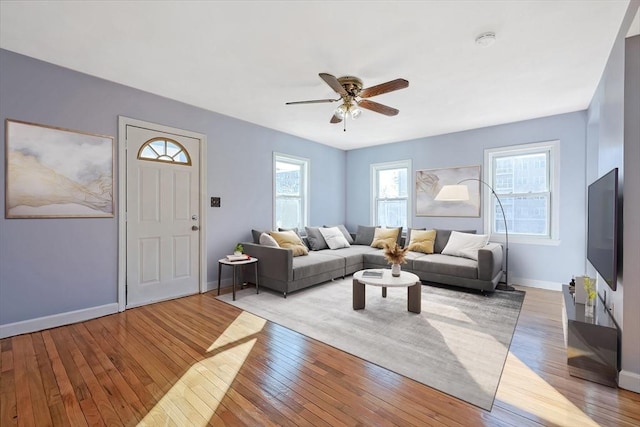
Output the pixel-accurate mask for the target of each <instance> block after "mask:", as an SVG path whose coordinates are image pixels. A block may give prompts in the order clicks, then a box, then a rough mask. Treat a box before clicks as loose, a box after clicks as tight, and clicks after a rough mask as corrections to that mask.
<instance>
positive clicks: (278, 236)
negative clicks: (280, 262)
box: [269, 231, 309, 256]
mask: <svg viewBox="0 0 640 427" xmlns="http://www.w3.org/2000/svg"><path fill="white" fill-rule="evenodd" d="M269 234H270V235H271V237H273V238H274V239H275V241H276V242H277V243H278V246H280V247H281V248H285V249H291V250H292V251H293V256H301V255H308V254H309V249H307V247H306V246H305V245H304V243H302V240H300V237H298V235H297V234H296V233H294V232H293V231H272V232H271V233H269Z"/></svg>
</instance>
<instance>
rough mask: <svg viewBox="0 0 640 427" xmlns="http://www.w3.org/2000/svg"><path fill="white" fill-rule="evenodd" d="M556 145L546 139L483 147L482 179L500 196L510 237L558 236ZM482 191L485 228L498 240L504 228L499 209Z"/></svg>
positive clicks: (539, 239)
mask: <svg viewBox="0 0 640 427" xmlns="http://www.w3.org/2000/svg"><path fill="white" fill-rule="evenodd" d="M558 147H559V141H550V142H543V143H535V144H525V145H518V146H513V147H507V148H504V147H502V148H499V149H489V150H485V181H486V182H487V183H488V184H490V185H491V186H492V187H493V188H494V190H495V192H496V194H497V195H498V197H500V201H501V202H502V207H503V208H504V214H505V217H506V223H507V224H506V225H507V229H508V231H509V238H510V239H512V238H513V239H514V240H517V241H531V240H535V241H537V242H541V241H544V240H548V241H551V240H555V239H557V238H558V227H557V225H558V218H559V212H558V203H556V198H557V194H558V188H559V185H558V180H557V179H556V178H555V177H556V175H555V172H556V170H557V164H558V160H559V159H558V156H559V153H558V150H559V148H558ZM485 194H489V196H487V197H485V198H484V212H485V230H490V232H491V234H496V236H495V238H496V239H497V240H499V239H500V236H501V235H503V234H504V228H505V222H504V219H503V217H502V211H501V210H500V205H499V204H498V201H497V200H496V198H495V197H493V196H491V194H490V193H485ZM493 238H494V236H492V239H493Z"/></svg>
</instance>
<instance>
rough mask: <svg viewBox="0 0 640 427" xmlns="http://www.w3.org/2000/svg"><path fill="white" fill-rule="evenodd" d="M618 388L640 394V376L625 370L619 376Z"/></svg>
mask: <svg viewBox="0 0 640 427" xmlns="http://www.w3.org/2000/svg"><path fill="white" fill-rule="evenodd" d="M618 387H620V388H623V389H625V390H630V391H634V392H636V393H640V374H636V373H635V372H630V371H625V370H624V369H623V370H622V371H620V373H619V374H618Z"/></svg>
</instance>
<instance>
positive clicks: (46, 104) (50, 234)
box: [0, 50, 346, 325]
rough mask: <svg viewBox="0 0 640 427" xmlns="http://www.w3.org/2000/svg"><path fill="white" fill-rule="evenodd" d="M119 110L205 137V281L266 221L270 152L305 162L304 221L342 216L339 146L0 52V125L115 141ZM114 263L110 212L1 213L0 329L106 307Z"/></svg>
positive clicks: (0, 190)
mask: <svg viewBox="0 0 640 427" xmlns="http://www.w3.org/2000/svg"><path fill="white" fill-rule="evenodd" d="M119 115H123V116H127V117H131V118H135V119H140V120H146V121H149V122H153V123H158V124H162V125H166V126H173V127H176V128H180V129H186V130H190V131H195V132H200V133H203V134H205V135H206V136H207V143H208V145H207V174H208V175H207V181H208V195H209V196H220V197H222V207H221V208H207V212H208V215H207V236H206V242H207V259H208V263H209V277H208V281H209V282H215V281H216V280H217V268H215V267H216V266H217V262H216V260H217V259H219V258H221V257H222V256H224V255H225V254H227V253H230V252H231V251H232V249H233V246H234V245H235V243H236V242H238V241H242V240H246V239H249V238H250V230H251V228H270V227H271V223H272V153H273V152H274V151H278V152H282V153H286V154H292V155H296V156H301V157H306V158H309V159H310V160H311V180H310V181H311V200H310V210H311V216H310V222H311V224H314V225H322V224H329V223H331V224H333V223H342V222H344V217H345V211H346V206H345V189H344V184H343V183H344V181H345V170H346V166H345V152H344V151H342V150H337V149H334V148H331V147H328V146H325V145H322V144H318V143H315V142H311V141H308V140H303V139H300V138H297V137H294V136H291V135H287V134H284V133H281V132H276V131H273V130H270V129H266V128H263V127H259V126H256V125H253V124H250V123H246V122H243V121H240V120H236V119H233V118H230V117H227V116H223V115H220V114H216V113H213V112H210V111H206V110H203V109H199V108H195V107H192V106H189V105H186V104H183V103H180V102H176V101H173V100H170V99H167V98H162V97H159V96H156V95H152V94H149V93H145V92H142V91H139V90H135V89H132V88H129V87H126V86H122V85H119V84H114V83H112V82H108V81H105V80H101V79H98V78H95V77H91V76H88V75H85V74H81V73H77V72H74V71H71V70H68V69H65V68H61V67H58V66H55V65H52V64H48V63H45V62H42V61H38V60H35V59H32V58H28V57H25V56H22V55H18V54H16V53H13V52H9V51H6V50H0V120H2V122H3V128H4V120H5V119H7V118H9V119H15V120H23V121H27V122H33V123H39V124H45V125H50V126H56V127H62V128H68V129H74V130H80V131H83V132H89V133H96V134H103V135H112V136H114V137H116V139H117V135H118V116H119ZM1 134H2V136H1V140H2V149H1V150H0V168H1V169H0V175H1V176H2V185H0V205H1V206H2V211H3V212H4V201H5V197H4V190H5V185H4V180H5V171H4V167H5V159H4V156H5V148H4V147H5V133H4V132H2V133H1ZM116 151H117V150H116ZM116 177H117V171H116ZM117 188H118V184H117V182H116V187H115V189H116V190H117ZM117 262H118V219H117V217H116V218H108V219H104V218H103V219H91V218H82V219H5V218H4V215H2V216H1V217H0V325H6V324H9V323H14V322H20V321H24V320H29V319H35V318H39V317H43V316H50V315H55V314H59V313H66V312H69V311H74V310H83V309H87V308H91V307H98V306H103V305H106V304H110V303H115V302H116V301H117ZM227 273H228V272H226V271H225V272H224V274H227ZM229 274H230V273H229Z"/></svg>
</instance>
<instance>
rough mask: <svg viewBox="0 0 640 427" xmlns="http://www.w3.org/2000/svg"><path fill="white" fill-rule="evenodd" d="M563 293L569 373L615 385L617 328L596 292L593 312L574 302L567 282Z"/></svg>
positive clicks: (617, 355) (618, 347)
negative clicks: (590, 314) (588, 314)
mask: <svg viewBox="0 0 640 427" xmlns="http://www.w3.org/2000/svg"><path fill="white" fill-rule="evenodd" d="M562 294H563V297H564V310H563V328H564V341H565V344H566V346H567V365H568V367H569V374H570V375H572V376H574V377H579V378H583V379H585V380H589V381H593V382H597V383H600V384H604V385H607V386H609V387H617V386H618V370H619V366H620V329H619V328H618V325H617V324H616V322H615V320H614V319H613V317H612V316H611V313H609V310H607V309H606V307H605V306H604V303H603V302H602V301H601V300H600V297H599V296H598V297H597V298H596V305H595V308H594V312H593V316H586V315H585V305H584V304H580V303H577V304H576V302H575V300H574V296H573V294H572V293H571V292H570V291H569V286H568V285H563V286H562Z"/></svg>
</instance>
